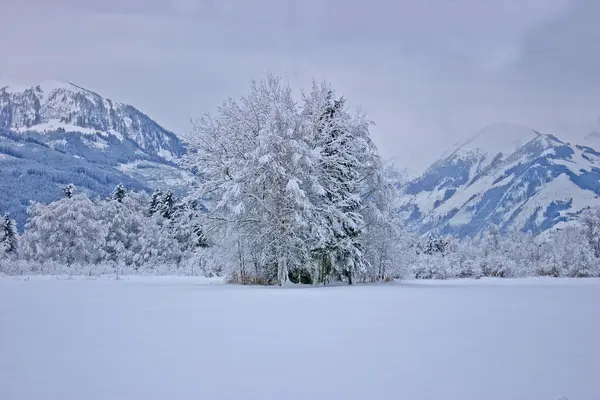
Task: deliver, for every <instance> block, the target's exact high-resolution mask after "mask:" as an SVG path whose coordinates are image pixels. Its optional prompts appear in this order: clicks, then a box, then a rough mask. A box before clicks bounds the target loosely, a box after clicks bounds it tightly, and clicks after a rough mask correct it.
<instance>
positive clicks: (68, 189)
mask: <svg viewBox="0 0 600 400" xmlns="http://www.w3.org/2000/svg"><path fill="white" fill-rule="evenodd" d="M63 193H64V194H65V196H67V197H68V198H69V199H70V198H71V197H73V195H75V185H73V184H72V183H69V184H68V185H67V186H65V187H64V188H63Z"/></svg>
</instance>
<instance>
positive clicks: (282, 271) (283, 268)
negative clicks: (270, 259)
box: [277, 256, 288, 286]
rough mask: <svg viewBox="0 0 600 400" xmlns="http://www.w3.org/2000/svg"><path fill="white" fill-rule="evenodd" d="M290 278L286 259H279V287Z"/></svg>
mask: <svg viewBox="0 0 600 400" xmlns="http://www.w3.org/2000/svg"><path fill="white" fill-rule="evenodd" d="M287 278H288V271H287V263H286V260H285V258H284V257H282V256H280V257H279V262H278V263H277V284H278V285H279V286H281V285H283V284H284V283H285V282H286V281H287Z"/></svg>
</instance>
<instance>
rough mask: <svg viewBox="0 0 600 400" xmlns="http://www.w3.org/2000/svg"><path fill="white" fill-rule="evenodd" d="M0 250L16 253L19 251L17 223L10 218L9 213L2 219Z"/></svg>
mask: <svg viewBox="0 0 600 400" xmlns="http://www.w3.org/2000/svg"><path fill="white" fill-rule="evenodd" d="M0 222H1V224H0V230H1V232H0V235H1V236H0V252H2V251H4V252H6V253H16V251H17V224H16V222H15V220H14V219H11V218H9V215H8V213H6V214H5V215H4V217H3V218H2V220H0Z"/></svg>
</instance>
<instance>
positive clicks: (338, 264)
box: [302, 83, 389, 283]
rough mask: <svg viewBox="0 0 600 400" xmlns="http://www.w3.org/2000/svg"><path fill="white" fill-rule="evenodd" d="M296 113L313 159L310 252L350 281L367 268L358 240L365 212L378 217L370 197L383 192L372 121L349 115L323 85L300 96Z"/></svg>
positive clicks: (379, 161) (327, 87)
mask: <svg viewBox="0 0 600 400" xmlns="http://www.w3.org/2000/svg"><path fill="white" fill-rule="evenodd" d="M302 115H303V119H304V121H305V126H306V127H307V129H308V130H309V131H310V134H311V139H312V140H311V145H312V147H313V150H314V152H315V153H316V156H317V161H318V162H317V168H316V170H315V178H316V187H317V189H318V190H317V194H318V195H317V197H316V198H314V203H315V206H316V209H317V216H318V220H319V224H318V234H317V238H318V243H317V244H316V246H315V249H314V253H315V254H317V255H318V257H319V258H321V260H322V261H325V263H326V264H327V265H331V267H332V270H333V271H332V272H334V273H338V274H341V275H343V276H345V277H346V279H347V280H348V282H349V283H352V277H353V276H354V275H355V274H364V273H365V272H366V269H367V268H368V267H369V262H368V259H367V258H366V257H365V249H364V242H363V241H362V240H361V235H362V234H363V233H364V231H365V229H366V224H367V221H366V219H365V217H366V215H365V211H368V212H369V213H370V219H371V221H369V222H370V223H374V222H375V219H378V217H379V216H381V215H379V216H377V215H376V214H377V213H373V212H374V211H377V209H378V207H377V206H379V205H381V202H377V201H371V198H375V195H376V194H378V192H381V191H385V190H388V184H387V183H386V182H385V180H384V179H383V176H382V175H381V170H382V165H381V160H380V157H379V155H378V153H377V149H376V147H375V145H374V144H373V142H372V141H371V139H370V136H369V127H370V126H371V124H372V123H371V122H370V121H369V120H367V119H366V118H365V116H364V115H362V114H360V113H355V114H352V113H351V112H350V111H349V110H348V109H347V108H346V100H345V99H344V98H337V97H336V95H335V92H334V91H333V90H332V89H331V88H330V86H329V85H328V84H327V83H322V84H317V83H313V87H312V90H311V91H310V92H309V93H308V94H305V95H304V109H303V112H302ZM388 228H389V227H388ZM321 270H323V269H321ZM325 275H327V272H325ZM324 278H326V277H324Z"/></svg>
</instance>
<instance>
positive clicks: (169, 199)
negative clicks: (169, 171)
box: [160, 190, 175, 219]
mask: <svg viewBox="0 0 600 400" xmlns="http://www.w3.org/2000/svg"><path fill="white" fill-rule="evenodd" d="M174 210H175V201H174V200H173V192H172V191H171V190H168V191H167V194H165V197H164V198H163V199H162V202H161V205H160V212H161V215H162V216H163V218H166V219H171V217H172V216H173V212H174Z"/></svg>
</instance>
